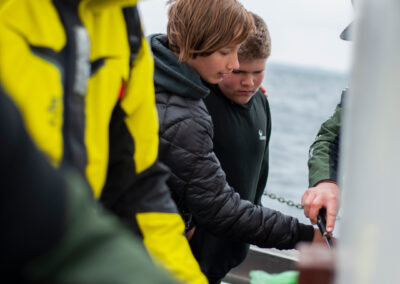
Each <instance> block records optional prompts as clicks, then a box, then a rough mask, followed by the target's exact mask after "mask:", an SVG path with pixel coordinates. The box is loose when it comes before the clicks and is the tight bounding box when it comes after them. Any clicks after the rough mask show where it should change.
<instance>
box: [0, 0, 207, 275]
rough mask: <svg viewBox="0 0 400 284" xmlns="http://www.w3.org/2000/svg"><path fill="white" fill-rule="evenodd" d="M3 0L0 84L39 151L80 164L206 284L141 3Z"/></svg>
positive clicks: (105, 196)
mask: <svg viewBox="0 0 400 284" xmlns="http://www.w3.org/2000/svg"><path fill="white" fill-rule="evenodd" d="M0 2H1V3H0V82H1V83H2V84H3V86H4V88H5V89H6V91H7V93H9V94H10V95H11V96H12V97H13V99H14V101H15V102H16V103H17V105H18V106H19V108H20V109H21V111H22V113H23V115H24V120H25V124H26V126H27V128H28V130H29V131H30V133H31V135H32V137H33V138H34V140H35V142H36V144H37V145H38V147H39V148H40V149H41V150H42V151H43V152H44V153H46V154H47V156H48V158H49V160H50V161H51V162H52V164H53V165H54V166H55V167H58V168H63V167H69V166H73V167H74V168H76V169H78V170H79V171H80V172H81V173H82V175H84V176H85V177H86V179H87V181H88V183H89V184H90V186H91V188H92V190H93V194H94V196H95V197H96V198H99V199H100V200H101V201H102V202H103V204H105V206H106V207H108V208H110V209H111V210H112V211H114V212H115V213H116V214H117V215H119V216H120V217H121V218H122V219H124V220H126V221H128V222H129V223H130V224H131V225H132V227H133V228H134V229H137V230H138V232H139V233H140V234H141V235H142V237H143V241H144V243H145V245H146V247H147V249H148V250H149V252H150V254H151V255H152V256H153V258H154V259H156V260H160V261H161V263H162V264H163V265H164V266H165V267H166V268H167V269H169V270H170V271H172V272H173V273H174V274H175V276H176V277H178V278H179V279H181V280H183V281H185V282H189V283H206V279H205V277H204V275H203V274H201V272H200V269H199V266H198V264H197V262H196V261H195V259H194V258H193V256H192V254H191V251H190V248H189V246H188V243H187V241H186V239H185V237H184V236H183V231H184V224H183V222H182V219H181V217H180V216H179V214H178V213H177V209H176V206H175V204H174V203H173V201H172V199H171V197H170V193H169V190H168V188H167V187H166V185H165V180H166V178H167V172H166V170H165V169H164V168H163V167H162V166H160V164H159V163H158V162H157V149H158V120H157V112H156V109H155V99H154V87H153V81H152V80H153V59H152V56H151V53H150V51H149V48H148V46H147V43H146V40H144V39H143V37H142V36H141V34H139V36H136V37H135V36H134V33H133V35H132V32H131V29H132V28H133V29H134V28H135V27H134V26H132V23H129V21H131V22H132V21H133V20H132V19H133V18H132V17H128V18H127V17H126V16H127V15H128V16H129V13H131V16H132V15H134V14H135V13H136V16H137V11H136V12H135V9H136V8H135V7H134V6H135V4H136V2H137V0H114V1H112V0H82V1H77V0H53V1H50V0H0ZM126 7H130V8H126ZM126 19H130V20H128V21H127V20H126ZM139 26H140V21H139V19H137V22H136V29H137V28H138V27H139ZM139 29H140V28H139ZM128 35H129V36H128ZM135 43H136V46H139V48H136V50H132V49H134V48H132V47H133V46H135Z"/></svg>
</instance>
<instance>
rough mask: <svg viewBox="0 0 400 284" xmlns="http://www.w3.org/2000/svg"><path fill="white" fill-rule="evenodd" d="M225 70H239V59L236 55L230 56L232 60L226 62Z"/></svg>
mask: <svg viewBox="0 0 400 284" xmlns="http://www.w3.org/2000/svg"><path fill="white" fill-rule="evenodd" d="M227 68H228V69H229V70H231V71H232V70H233V69H239V59H238V57H237V53H236V54H234V55H233V56H232V58H231V59H230V61H229V62H228V65H227Z"/></svg>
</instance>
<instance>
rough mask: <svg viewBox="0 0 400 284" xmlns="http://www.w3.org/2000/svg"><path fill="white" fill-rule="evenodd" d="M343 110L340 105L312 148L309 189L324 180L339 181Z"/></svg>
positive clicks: (325, 124)
mask: <svg viewBox="0 0 400 284" xmlns="http://www.w3.org/2000/svg"><path fill="white" fill-rule="evenodd" d="M341 109H342V108H341V104H339V105H338V106H337V107H336V111H335V113H334V114H333V115H332V116H331V117H330V118H329V119H328V120H327V121H325V122H324V123H323V124H322V125H321V128H320V130H319V132H318V134H317V137H316V139H315V141H314V143H313V144H312V145H311V147H310V152H309V159H308V169H309V174H308V178H309V187H313V186H315V185H316V184H317V183H318V182H320V181H323V180H331V181H335V182H336V181H337V168H338V158H339V138H340V116H341Z"/></svg>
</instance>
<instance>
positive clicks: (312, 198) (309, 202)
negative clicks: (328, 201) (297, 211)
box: [301, 188, 322, 224]
mask: <svg viewBox="0 0 400 284" xmlns="http://www.w3.org/2000/svg"><path fill="white" fill-rule="evenodd" d="M316 197H317V195H316V194H315V193H314V192H313V190H312V188H309V189H308V190H307V191H306V192H305V193H304V195H303V197H302V199H301V205H302V206H303V207H304V215H305V216H306V217H307V218H309V219H310V221H311V223H312V224H316V223H317V215H318V211H319V209H320V208H321V207H322V205H321V204H318V202H317V201H316Z"/></svg>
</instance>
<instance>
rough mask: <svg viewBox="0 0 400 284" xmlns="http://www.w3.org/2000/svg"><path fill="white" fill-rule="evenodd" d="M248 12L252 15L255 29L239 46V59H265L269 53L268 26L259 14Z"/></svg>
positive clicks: (269, 37)
mask: <svg viewBox="0 0 400 284" xmlns="http://www.w3.org/2000/svg"><path fill="white" fill-rule="evenodd" d="M249 13H250V14H251V15H252V16H253V19H254V24H255V26H256V31H255V33H253V34H252V35H251V36H250V37H248V38H247V40H246V41H245V42H244V43H243V44H242V45H241V46H240V48H239V51H238V58H239V61H249V60H254V59H266V58H268V57H269V56H270V55H271V36H270V35H269V31H268V27H267V25H266V24H265V22H264V20H263V19H262V18H261V17H260V16H258V15H256V14H254V13H252V12H249Z"/></svg>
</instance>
